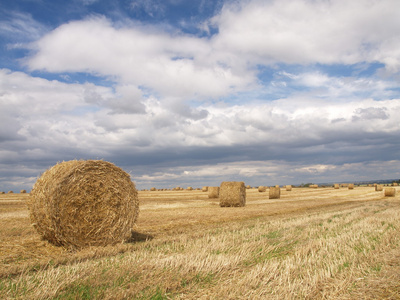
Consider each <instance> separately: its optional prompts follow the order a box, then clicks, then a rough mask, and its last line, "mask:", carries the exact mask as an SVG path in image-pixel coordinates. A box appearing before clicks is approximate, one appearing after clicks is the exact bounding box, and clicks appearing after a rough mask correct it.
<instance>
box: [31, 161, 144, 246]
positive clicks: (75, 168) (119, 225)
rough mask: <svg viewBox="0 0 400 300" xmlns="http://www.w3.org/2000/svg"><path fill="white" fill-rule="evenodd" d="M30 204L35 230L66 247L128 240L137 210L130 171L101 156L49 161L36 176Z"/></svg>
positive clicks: (137, 203)
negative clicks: (98, 157) (41, 172)
mask: <svg viewBox="0 0 400 300" xmlns="http://www.w3.org/2000/svg"><path fill="white" fill-rule="evenodd" d="M29 206H30V217H31V221H32V223H33V225H34V227H35V228H36V230H37V231H38V233H39V234H40V235H41V236H42V237H43V238H44V239H46V240H48V241H50V242H51V243H53V244H55V245H61V246H64V247H68V248H83V247H86V246H104V245H109V244H116V243H121V242H123V241H126V240H128V239H130V238H131V235H132V232H131V230H132V227H133V225H134V223H135V221H136V219H137V216H138V213H139V200H138V194H137V191H136V188H135V184H134V183H133V182H132V181H131V179H130V175H129V174H127V173H126V172H125V171H123V170H122V169H120V168H118V167H116V166H115V165H113V164H111V163H109V162H105V161H101V160H87V161H84V160H72V161H67V162H62V163H59V164H57V165H55V166H53V167H52V168H50V169H49V170H47V171H46V172H44V173H43V174H42V176H41V177H40V178H39V179H38V180H37V181H36V183H35V185H34V186H33V189H32V192H31V196H30V203H29Z"/></svg>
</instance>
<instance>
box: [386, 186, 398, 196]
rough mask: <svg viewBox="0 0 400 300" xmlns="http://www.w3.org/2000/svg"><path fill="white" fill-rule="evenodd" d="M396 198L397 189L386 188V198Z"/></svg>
mask: <svg viewBox="0 0 400 300" xmlns="http://www.w3.org/2000/svg"><path fill="white" fill-rule="evenodd" d="M394 196H396V189H395V188H391V187H387V188H385V197H394Z"/></svg>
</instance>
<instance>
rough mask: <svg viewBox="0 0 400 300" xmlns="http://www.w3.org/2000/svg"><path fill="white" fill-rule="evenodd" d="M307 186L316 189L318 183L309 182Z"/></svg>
mask: <svg viewBox="0 0 400 300" xmlns="http://www.w3.org/2000/svg"><path fill="white" fill-rule="evenodd" d="M309 187H310V188H312V189H316V188H318V184H310V185H309Z"/></svg>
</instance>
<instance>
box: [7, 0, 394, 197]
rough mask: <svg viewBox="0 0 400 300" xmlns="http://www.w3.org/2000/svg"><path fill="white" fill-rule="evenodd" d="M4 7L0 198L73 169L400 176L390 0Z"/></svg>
mask: <svg viewBox="0 0 400 300" xmlns="http://www.w3.org/2000/svg"><path fill="white" fill-rule="evenodd" d="M3 2H4V3H1V4H0V191H1V190H4V191H7V190H14V191H18V190H19V189H23V188H24V189H28V190H29V189H30V188H31V187H32V185H33V184H34V182H35V181H36V178H37V176H38V175H39V174H40V173H42V172H43V171H44V170H46V169H47V168H49V167H51V166H52V165H54V164H55V163H57V162H59V161H63V160H70V159H104V160H107V161H111V162H113V163H115V164H116V165H118V166H120V167H121V168H123V169H124V170H126V171H127V172H129V173H130V174H131V175H132V178H133V180H134V182H135V183H136V185H137V186H138V188H140V189H141V188H149V187H151V186H156V187H160V188H161V187H166V188H168V187H175V186H183V187H185V186H194V187H200V186H203V185H219V184H220V183H221V181H226V180H240V181H244V182H245V183H246V184H250V185H254V186H258V185H275V184H299V183H305V182H314V183H319V182H344V181H358V180H374V179H389V178H394V179H396V178H397V179H398V178H400V160H399V154H400V142H399V141H400V122H399V117H398V116H399V115H400V114H399V113H400V97H399V91H400V84H399V83H400V82H399V81H400V76H399V75H400V73H399V71H400V50H399V49H400V12H399V11H398V9H397V6H398V2H397V1H394V0H383V1H373V0H363V1H344V0H338V1H325V0H317V1H315V0H284V1H277V0H270V1H261V0H236V1H233V0H231V1H222V0H221V1H209V0H198V1H183V0H169V1H161V0H159V1H154V0H146V1H145V0H139V1H137V0H136V1H135V0H125V1H104V0H74V1H50V0H15V1H3Z"/></svg>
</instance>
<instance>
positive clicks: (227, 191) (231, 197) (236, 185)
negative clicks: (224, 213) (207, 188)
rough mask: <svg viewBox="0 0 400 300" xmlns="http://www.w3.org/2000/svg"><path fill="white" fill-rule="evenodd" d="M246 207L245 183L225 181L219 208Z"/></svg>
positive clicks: (221, 186) (222, 185)
mask: <svg viewBox="0 0 400 300" xmlns="http://www.w3.org/2000/svg"><path fill="white" fill-rule="evenodd" d="M245 205H246V187H245V185H244V182H243V181H224V182H222V183H221V185H220V188H219V206H221V207H242V206H245Z"/></svg>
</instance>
